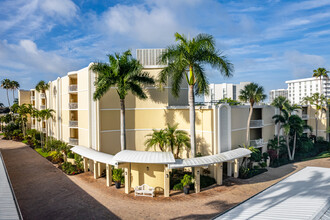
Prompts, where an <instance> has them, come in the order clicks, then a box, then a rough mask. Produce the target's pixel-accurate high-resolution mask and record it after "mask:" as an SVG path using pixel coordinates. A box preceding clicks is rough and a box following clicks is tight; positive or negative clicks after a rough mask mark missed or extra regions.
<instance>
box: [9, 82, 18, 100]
mask: <svg viewBox="0 0 330 220" xmlns="http://www.w3.org/2000/svg"><path fill="white" fill-rule="evenodd" d="M10 87H11V90H13V101H15V90H16V89H19V87H20V85H19V83H18V82H17V81H15V80H13V81H11V82H10Z"/></svg>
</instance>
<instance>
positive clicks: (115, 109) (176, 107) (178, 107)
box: [70, 106, 212, 111]
mask: <svg viewBox="0 0 330 220" xmlns="http://www.w3.org/2000/svg"><path fill="white" fill-rule="evenodd" d="M172 109H174V110H175V109H189V106H166V107H160V108H125V111H134V110H172ZM204 109H207V110H209V109H212V106H203V107H201V106H196V107H195V110H204ZM70 110H72V109H70ZM100 110H101V111H120V108H102V109H100Z"/></svg>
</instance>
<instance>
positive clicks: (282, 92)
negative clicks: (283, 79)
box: [269, 89, 288, 103]
mask: <svg viewBox="0 0 330 220" xmlns="http://www.w3.org/2000/svg"><path fill="white" fill-rule="evenodd" d="M279 96H283V97H285V98H288V90H287V89H275V90H270V92H269V103H272V102H273V101H274V99H275V98H277V97H279Z"/></svg>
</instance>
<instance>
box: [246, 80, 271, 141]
mask: <svg viewBox="0 0 330 220" xmlns="http://www.w3.org/2000/svg"><path fill="white" fill-rule="evenodd" d="M240 93H241V95H239V99H240V100H241V101H243V102H249V103H250V112H249V117H248V121H247V126H246V143H245V144H246V145H248V146H249V145H250V143H249V141H250V122H251V118H252V113H253V106H254V104H256V103H258V102H261V101H263V100H265V99H266V97H267V96H266V95H265V94H264V88H263V87H262V86H259V85H258V84H257V83H250V84H247V85H245V86H244V89H242V90H241V91H240Z"/></svg>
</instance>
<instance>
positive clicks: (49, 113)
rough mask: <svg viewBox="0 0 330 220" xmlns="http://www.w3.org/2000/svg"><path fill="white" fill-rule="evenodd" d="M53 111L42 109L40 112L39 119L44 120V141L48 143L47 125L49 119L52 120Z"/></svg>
mask: <svg viewBox="0 0 330 220" xmlns="http://www.w3.org/2000/svg"><path fill="white" fill-rule="evenodd" d="M54 113H55V110H53V109H44V110H41V111H40V114H41V117H42V118H43V119H44V120H46V141H48V123H49V119H53V118H54V115H53V114H54Z"/></svg>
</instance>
